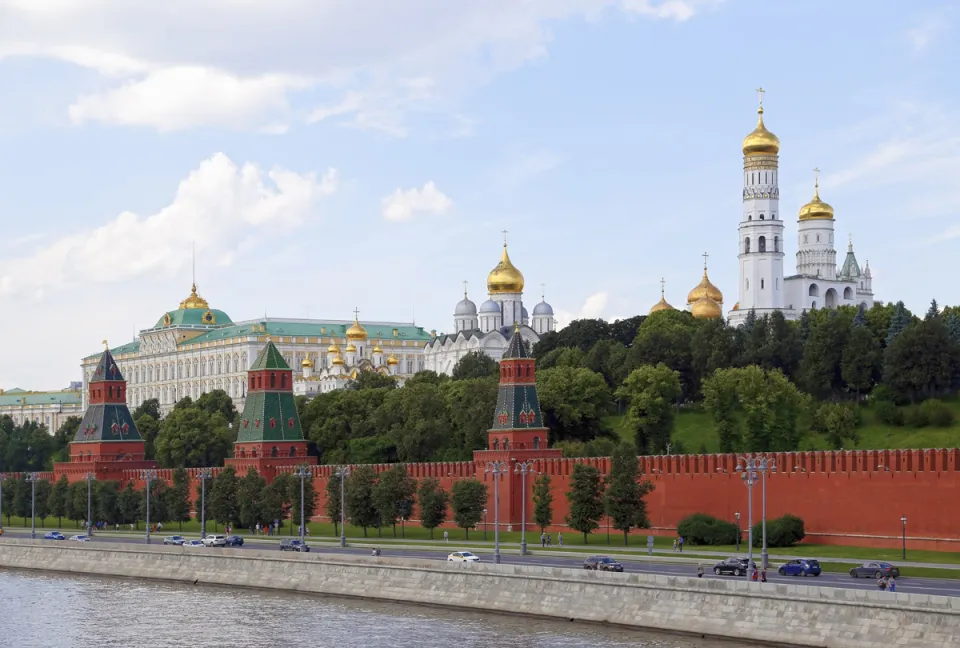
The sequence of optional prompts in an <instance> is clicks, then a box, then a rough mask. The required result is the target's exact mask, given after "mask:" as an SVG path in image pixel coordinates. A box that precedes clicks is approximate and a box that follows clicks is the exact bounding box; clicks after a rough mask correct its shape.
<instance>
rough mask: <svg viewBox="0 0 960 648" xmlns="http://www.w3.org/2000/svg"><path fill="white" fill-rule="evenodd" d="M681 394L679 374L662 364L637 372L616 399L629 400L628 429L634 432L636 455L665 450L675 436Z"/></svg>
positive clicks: (642, 368)
mask: <svg viewBox="0 0 960 648" xmlns="http://www.w3.org/2000/svg"><path fill="white" fill-rule="evenodd" d="M681 393H682V391H681V387H680V374H679V373H678V372H676V371H673V370H671V369H670V368H669V367H667V366H666V365H665V364H663V363H661V364H658V365H657V366H655V367H652V366H650V365H644V366H642V367H640V368H639V369H634V370H633V371H632V372H631V373H630V375H629V376H627V379H626V381H624V383H623V386H622V387H621V388H620V389H618V390H617V396H618V397H619V398H623V399H625V400H627V401H628V402H629V403H630V405H629V407H628V409H627V425H628V426H629V428H630V430H631V431H632V432H633V438H634V442H635V443H636V448H637V452H639V453H640V454H650V453H660V452H663V451H664V450H666V447H667V446H668V445H669V444H670V437H671V435H672V434H673V425H674V418H675V409H674V403H675V402H676V400H677V399H678V398H679V397H680V394H681Z"/></svg>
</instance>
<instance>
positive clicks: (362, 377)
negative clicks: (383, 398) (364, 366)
mask: <svg viewBox="0 0 960 648" xmlns="http://www.w3.org/2000/svg"><path fill="white" fill-rule="evenodd" d="M396 386H397V379H396V378H394V377H393V376H385V375H383V374H381V373H379V372H376V371H361V372H360V373H358V374H357V378H356V380H354V381H353V382H351V383H350V384H349V385H347V389H353V390H357V391H360V390H363V389H393V388H394V387H396Z"/></svg>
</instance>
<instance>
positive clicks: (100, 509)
mask: <svg viewBox="0 0 960 648" xmlns="http://www.w3.org/2000/svg"><path fill="white" fill-rule="evenodd" d="M94 492H95V494H94V501H95V502H96V507H95V508H94V519H97V520H103V521H104V522H117V521H119V520H120V482H117V481H98V482H97V487H96V489H95V491H94Z"/></svg>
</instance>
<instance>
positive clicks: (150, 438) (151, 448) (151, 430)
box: [134, 414, 160, 459]
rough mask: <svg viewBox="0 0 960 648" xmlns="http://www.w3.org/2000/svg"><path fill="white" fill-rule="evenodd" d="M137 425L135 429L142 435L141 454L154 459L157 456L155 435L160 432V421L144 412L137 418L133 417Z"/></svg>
mask: <svg viewBox="0 0 960 648" xmlns="http://www.w3.org/2000/svg"><path fill="white" fill-rule="evenodd" d="M134 422H135V423H136V425H137V431H138V432H139V433H140V436H141V437H143V456H144V458H146V459H156V457H157V449H156V443H157V435H158V434H160V421H158V420H157V419H155V418H153V417H152V416H149V415H147V414H144V415H143V416H141V417H140V418H138V419H134Z"/></svg>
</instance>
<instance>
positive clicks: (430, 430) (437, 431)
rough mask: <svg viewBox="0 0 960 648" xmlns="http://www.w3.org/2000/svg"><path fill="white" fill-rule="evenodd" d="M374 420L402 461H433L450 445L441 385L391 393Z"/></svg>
mask: <svg viewBox="0 0 960 648" xmlns="http://www.w3.org/2000/svg"><path fill="white" fill-rule="evenodd" d="M375 420H376V422H377V427H378V428H379V430H380V431H381V432H380V435H381V436H382V437H385V438H386V439H387V440H388V441H389V442H390V444H391V445H392V446H393V447H394V448H396V459H397V460H399V461H404V462H417V461H430V460H431V459H433V458H435V457H436V456H437V455H438V454H439V453H441V452H442V451H443V449H444V447H445V446H446V445H447V443H449V441H450V432H449V431H450V421H449V417H448V416H447V402H446V399H445V398H444V394H443V391H442V387H440V386H438V385H427V384H420V385H414V386H413V387H411V386H409V385H407V386H405V387H404V388H403V389H396V390H392V391H390V392H388V393H387V395H386V396H385V397H384V399H383V405H381V406H380V407H379V408H378V409H377V412H376V416H375Z"/></svg>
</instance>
